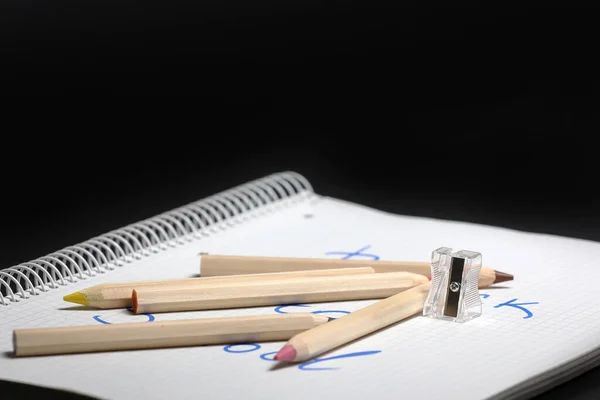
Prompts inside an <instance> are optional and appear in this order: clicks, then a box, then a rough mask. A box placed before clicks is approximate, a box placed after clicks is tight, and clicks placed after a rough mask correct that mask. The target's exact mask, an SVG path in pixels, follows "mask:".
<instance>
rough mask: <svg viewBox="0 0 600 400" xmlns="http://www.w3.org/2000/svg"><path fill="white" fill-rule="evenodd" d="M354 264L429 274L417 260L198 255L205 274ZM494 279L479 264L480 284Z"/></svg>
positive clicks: (215, 274)
mask: <svg viewBox="0 0 600 400" xmlns="http://www.w3.org/2000/svg"><path fill="white" fill-rule="evenodd" d="M357 267H371V268H373V269H375V272H400V271H406V272H412V273H415V274H420V275H425V276H427V277H430V276H431V264H430V263H429V262H420V261H386V260H342V259H329V258H293V257H258V256H256V257H255V256H231V255H213V254H203V255H202V256H201V258H200V275H201V276H206V277H209V276H223V275H238V274H245V275H246V274H256V273H268V272H285V271H288V272H289V271H300V270H313V269H318V270H323V269H329V268H357ZM495 279H496V275H495V272H494V270H493V269H491V268H486V267H482V268H481V271H480V273H479V287H480V288H481V287H488V286H490V285H492V284H493V283H494V280H495Z"/></svg>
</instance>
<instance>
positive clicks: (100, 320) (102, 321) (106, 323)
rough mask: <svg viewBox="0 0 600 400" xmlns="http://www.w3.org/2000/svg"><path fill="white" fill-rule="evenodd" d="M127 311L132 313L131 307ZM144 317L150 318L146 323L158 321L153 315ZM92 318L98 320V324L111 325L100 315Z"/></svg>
mask: <svg viewBox="0 0 600 400" xmlns="http://www.w3.org/2000/svg"><path fill="white" fill-rule="evenodd" d="M127 310H129V311H132V309H131V307H127ZM144 315H145V316H146V317H148V321H146V322H152V321H154V320H155V319H156V318H154V315H152V314H144ZM92 318H94V320H96V321H97V322H100V323H101V324H105V325H110V322H108V321H105V320H103V319H102V318H101V317H100V316H99V315H94V316H93V317H92Z"/></svg>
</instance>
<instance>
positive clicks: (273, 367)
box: [269, 362, 302, 371]
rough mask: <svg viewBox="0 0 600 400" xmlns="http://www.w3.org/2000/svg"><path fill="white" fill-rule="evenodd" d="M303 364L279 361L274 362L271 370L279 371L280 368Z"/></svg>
mask: <svg viewBox="0 0 600 400" xmlns="http://www.w3.org/2000/svg"><path fill="white" fill-rule="evenodd" d="M300 364H302V363H301V362H278V363H277V364H273V365H272V366H271V368H269V371H278V370H280V369H288V368H295V367H297V366H298V365H300Z"/></svg>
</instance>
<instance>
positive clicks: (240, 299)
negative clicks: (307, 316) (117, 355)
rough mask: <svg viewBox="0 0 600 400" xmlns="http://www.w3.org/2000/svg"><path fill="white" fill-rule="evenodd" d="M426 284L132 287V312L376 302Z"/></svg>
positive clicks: (414, 280) (413, 278)
mask: <svg viewBox="0 0 600 400" xmlns="http://www.w3.org/2000/svg"><path fill="white" fill-rule="evenodd" d="M427 281H428V278H427V277H425V276H423V275H418V274H413V273H411V272H387V273H380V274H361V275H345V276H344V275H342V276H324V277H301V278H296V279H286V280H279V281H268V282H246V283H244V284H236V285H227V284H220V285H212V286H210V287H206V288H184V287H182V288H179V289H175V290H171V291H167V290H153V289H152V288H151V287H140V288H137V287H136V288H134V290H133V297H132V309H133V312H134V313H136V314H141V313H160V312H174V311H196V310H208V309H219V308H240V307H256V306H269V305H281V304H297V303H317V302H330V301H344V300H365V299H380V298H384V297H389V296H391V295H394V294H396V293H399V292H402V291H404V290H407V289H410V288H412V287H414V286H416V285H419V284H421V283H423V282H427Z"/></svg>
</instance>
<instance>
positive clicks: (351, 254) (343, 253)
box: [325, 245, 379, 261]
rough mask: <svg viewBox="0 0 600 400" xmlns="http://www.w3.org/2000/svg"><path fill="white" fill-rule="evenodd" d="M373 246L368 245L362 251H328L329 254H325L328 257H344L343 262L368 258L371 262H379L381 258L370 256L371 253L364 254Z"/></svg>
mask: <svg viewBox="0 0 600 400" xmlns="http://www.w3.org/2000/svg"><path fill="white" fill-rule="evenodd" d="M370 248H371V245H367V246H365V247H363V248H361V249H358V250H356V251H350V252H349V251H328V252H327V253H325V254H326V255H340V256H344V257H342V260H347V259H349V258H352V257H359V256H362V257H367V258H370V259H371V260H375V261H376V260H379V256H377V255H375V254H370V253H363V251H364V250H367V249H370Z"/></svg>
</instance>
